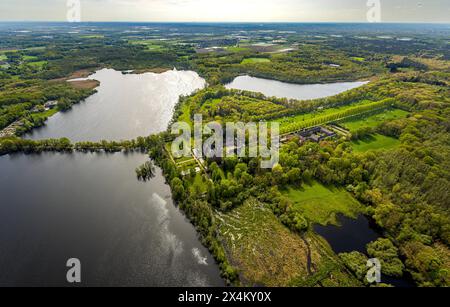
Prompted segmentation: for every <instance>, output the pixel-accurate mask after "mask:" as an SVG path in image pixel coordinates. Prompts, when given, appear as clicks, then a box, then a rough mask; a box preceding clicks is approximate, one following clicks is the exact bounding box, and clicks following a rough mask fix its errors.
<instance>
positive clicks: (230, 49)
mask: <svg viewBox="0 0 450 307" xmlns="http://www.w3.org/2000/svg"><path fill="white" fill-rule="evenodd" d="M226 50H227V51H230V52H236V53H237V52H245V51H249V50H250V48H248V47H236V46H234V47H227V48H226Z"/></svg>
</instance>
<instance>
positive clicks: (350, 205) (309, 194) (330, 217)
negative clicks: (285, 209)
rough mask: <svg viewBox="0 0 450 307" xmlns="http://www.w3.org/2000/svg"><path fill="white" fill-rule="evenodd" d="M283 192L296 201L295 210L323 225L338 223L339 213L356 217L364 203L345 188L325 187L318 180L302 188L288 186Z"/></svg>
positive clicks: (313, 221)
mask: <svg viewBox="0 0 450 307" xmlns="http://www.w3.org/2000/svg"><path fill="white" fill-rule="evenodd" d="M283 193H284V194H285V195H286V196H287V197H288V198H289V199H290V200H291V201H293V202H294V204H295V205H294V208H295V210H299V212H301V213H302V214H303V215H304V216H305V217H306V218H307V219H308V220H309V221H311V222H312V223H318V224H321V225H328V224H333V225H337V224H338V222H337V219H336V214H338V213H341V214H344V215H346V216H349V217H356V216H357V215H358V213H360V212H362V210H363V207H362V205H361V204H360V203H359V202H358V201H357V200H356V199H354V198H353V196H352V195H350V193H348V192H347V191H345V190H344V189H338V188H335V187H325V186H323V185H322V184H320V183H317V182H314V183H313V184H312V185H304V186H303V187H302V188H296V189H294V188H288V189H287V190H285V191H284V192H283Z"/></svg>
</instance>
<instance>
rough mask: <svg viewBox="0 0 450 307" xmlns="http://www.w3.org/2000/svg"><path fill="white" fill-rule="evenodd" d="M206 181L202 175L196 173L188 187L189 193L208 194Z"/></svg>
mask: <svg viewBox="0 0 450 307" xmlns="http://www.w3.org/2000/svg"><path fill="white" fill-rule="evenodd" d="M207 180H208V179H207V178H205V177H204V176H203V175H202V174H200V173H197V174H196V175H195V177H194V178H193V179H191V182H190V185H189V189H190V190H191V193H197V194H204V193H206V192H208V185H207Z"/></svg>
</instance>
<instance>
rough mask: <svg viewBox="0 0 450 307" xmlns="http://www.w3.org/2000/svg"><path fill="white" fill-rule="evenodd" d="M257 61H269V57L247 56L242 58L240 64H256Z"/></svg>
mask: <svg viewBox="0 0 450 307" xmlns="http://www.w3.org/2000/svg"><path fill="white" fill-rule="evenodd" d="M258 63H270V59H267V58H248V59H244V60H243V61H242V62H241V64H258Z"/></svg>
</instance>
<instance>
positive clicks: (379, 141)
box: [352, 134, 400, 152]
mask: <svg viewBox="0 0 450 307" xmlns="http://www.w3.org/2000/svg"><path fill="white" fill-rule="evenodd" d="M398 145H400V141H399V140H397V139H394V138H391V137H387V136H384V135H381V134H375V135H371V136H369V137H367V138H366V139H363V140H359V141H354V142H352V148H353V151H354V152H365V151H369V150H382V149H384V150H387V149H392V148H395V147H397V146H398Z"/></svg>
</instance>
